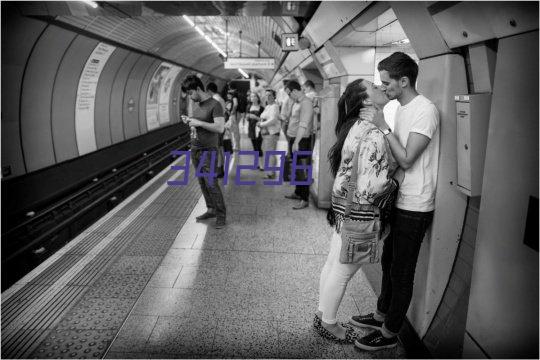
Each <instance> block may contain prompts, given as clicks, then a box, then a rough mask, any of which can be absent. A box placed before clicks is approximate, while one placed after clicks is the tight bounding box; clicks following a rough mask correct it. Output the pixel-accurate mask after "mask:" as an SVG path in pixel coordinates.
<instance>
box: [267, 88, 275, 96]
mask: <svg viewBox="0 0 540 360" xmlns="http://www.w3.org/2000/svg"><path fill="white" fill-rule="evenodd" d="M265 91H268V92H269V93H270V94H272V96H273V97H276V92H275V91H274V90H273V89H266V90H265Z"/></svg>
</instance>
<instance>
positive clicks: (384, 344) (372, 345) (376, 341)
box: [354, 330, 397, 351]
mask: <svg viewBox="0 0 540 360" xmlns="http://www.w3.org/2000/svg"><path fill="white" fill-rule="evenodd" d="M396 345H397V336H394V337H391V338H386V337H384V336H383V334H382V333H381V332H380V331H379V330H376V331H374V332H372V333H371V334H369V335H366V336H364V337H362V338H360V339H358V340H356V341H355V342H354V346H356V347H357V348H360V349H362V350H369V351H374V350H381V349H390V348H393V347H395V346H396Z"/></svg>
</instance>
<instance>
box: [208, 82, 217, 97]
mask: <svg viewBox="0 0 540 360" xmlns="http://www.w3.org/2000/svg"><path fill="white" fill-rule="evenodd" d="M206 90H207V91H211V92H213V93H214V94H217V85H216V84H215V83H213V82H211V83H208V84H206Z"/></svg>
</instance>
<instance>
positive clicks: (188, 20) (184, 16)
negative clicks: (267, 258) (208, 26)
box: [182, 15, 195, 26]
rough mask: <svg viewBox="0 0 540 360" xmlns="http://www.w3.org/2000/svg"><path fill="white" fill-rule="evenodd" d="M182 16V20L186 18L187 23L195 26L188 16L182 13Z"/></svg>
mask: <svg viewBox="0 0 540 360" xmlns="http://www.w3.org/2000/svg"><path fill="white" fill-rule="evenodd" d="M182 17H183V18H184V20H186V21H187V22H188V24H189V25H191V26H195V23H194V22H193V21H191V19H190V18H188V17H187V16H186V15H182Z"/></svg>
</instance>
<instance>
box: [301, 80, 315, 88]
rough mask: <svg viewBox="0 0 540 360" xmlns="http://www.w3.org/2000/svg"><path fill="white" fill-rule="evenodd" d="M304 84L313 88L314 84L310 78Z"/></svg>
mask: <svg viewBox="0 0 540 360" xmlns="http://www.w3.org/2000/svg"><path fill="white" fill-rule="evenodd" d="M304 86H306V87H310V88H312V89H315V84H314V83H313V81H311V80H306V82H305V83H304Z"/></svg>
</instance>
